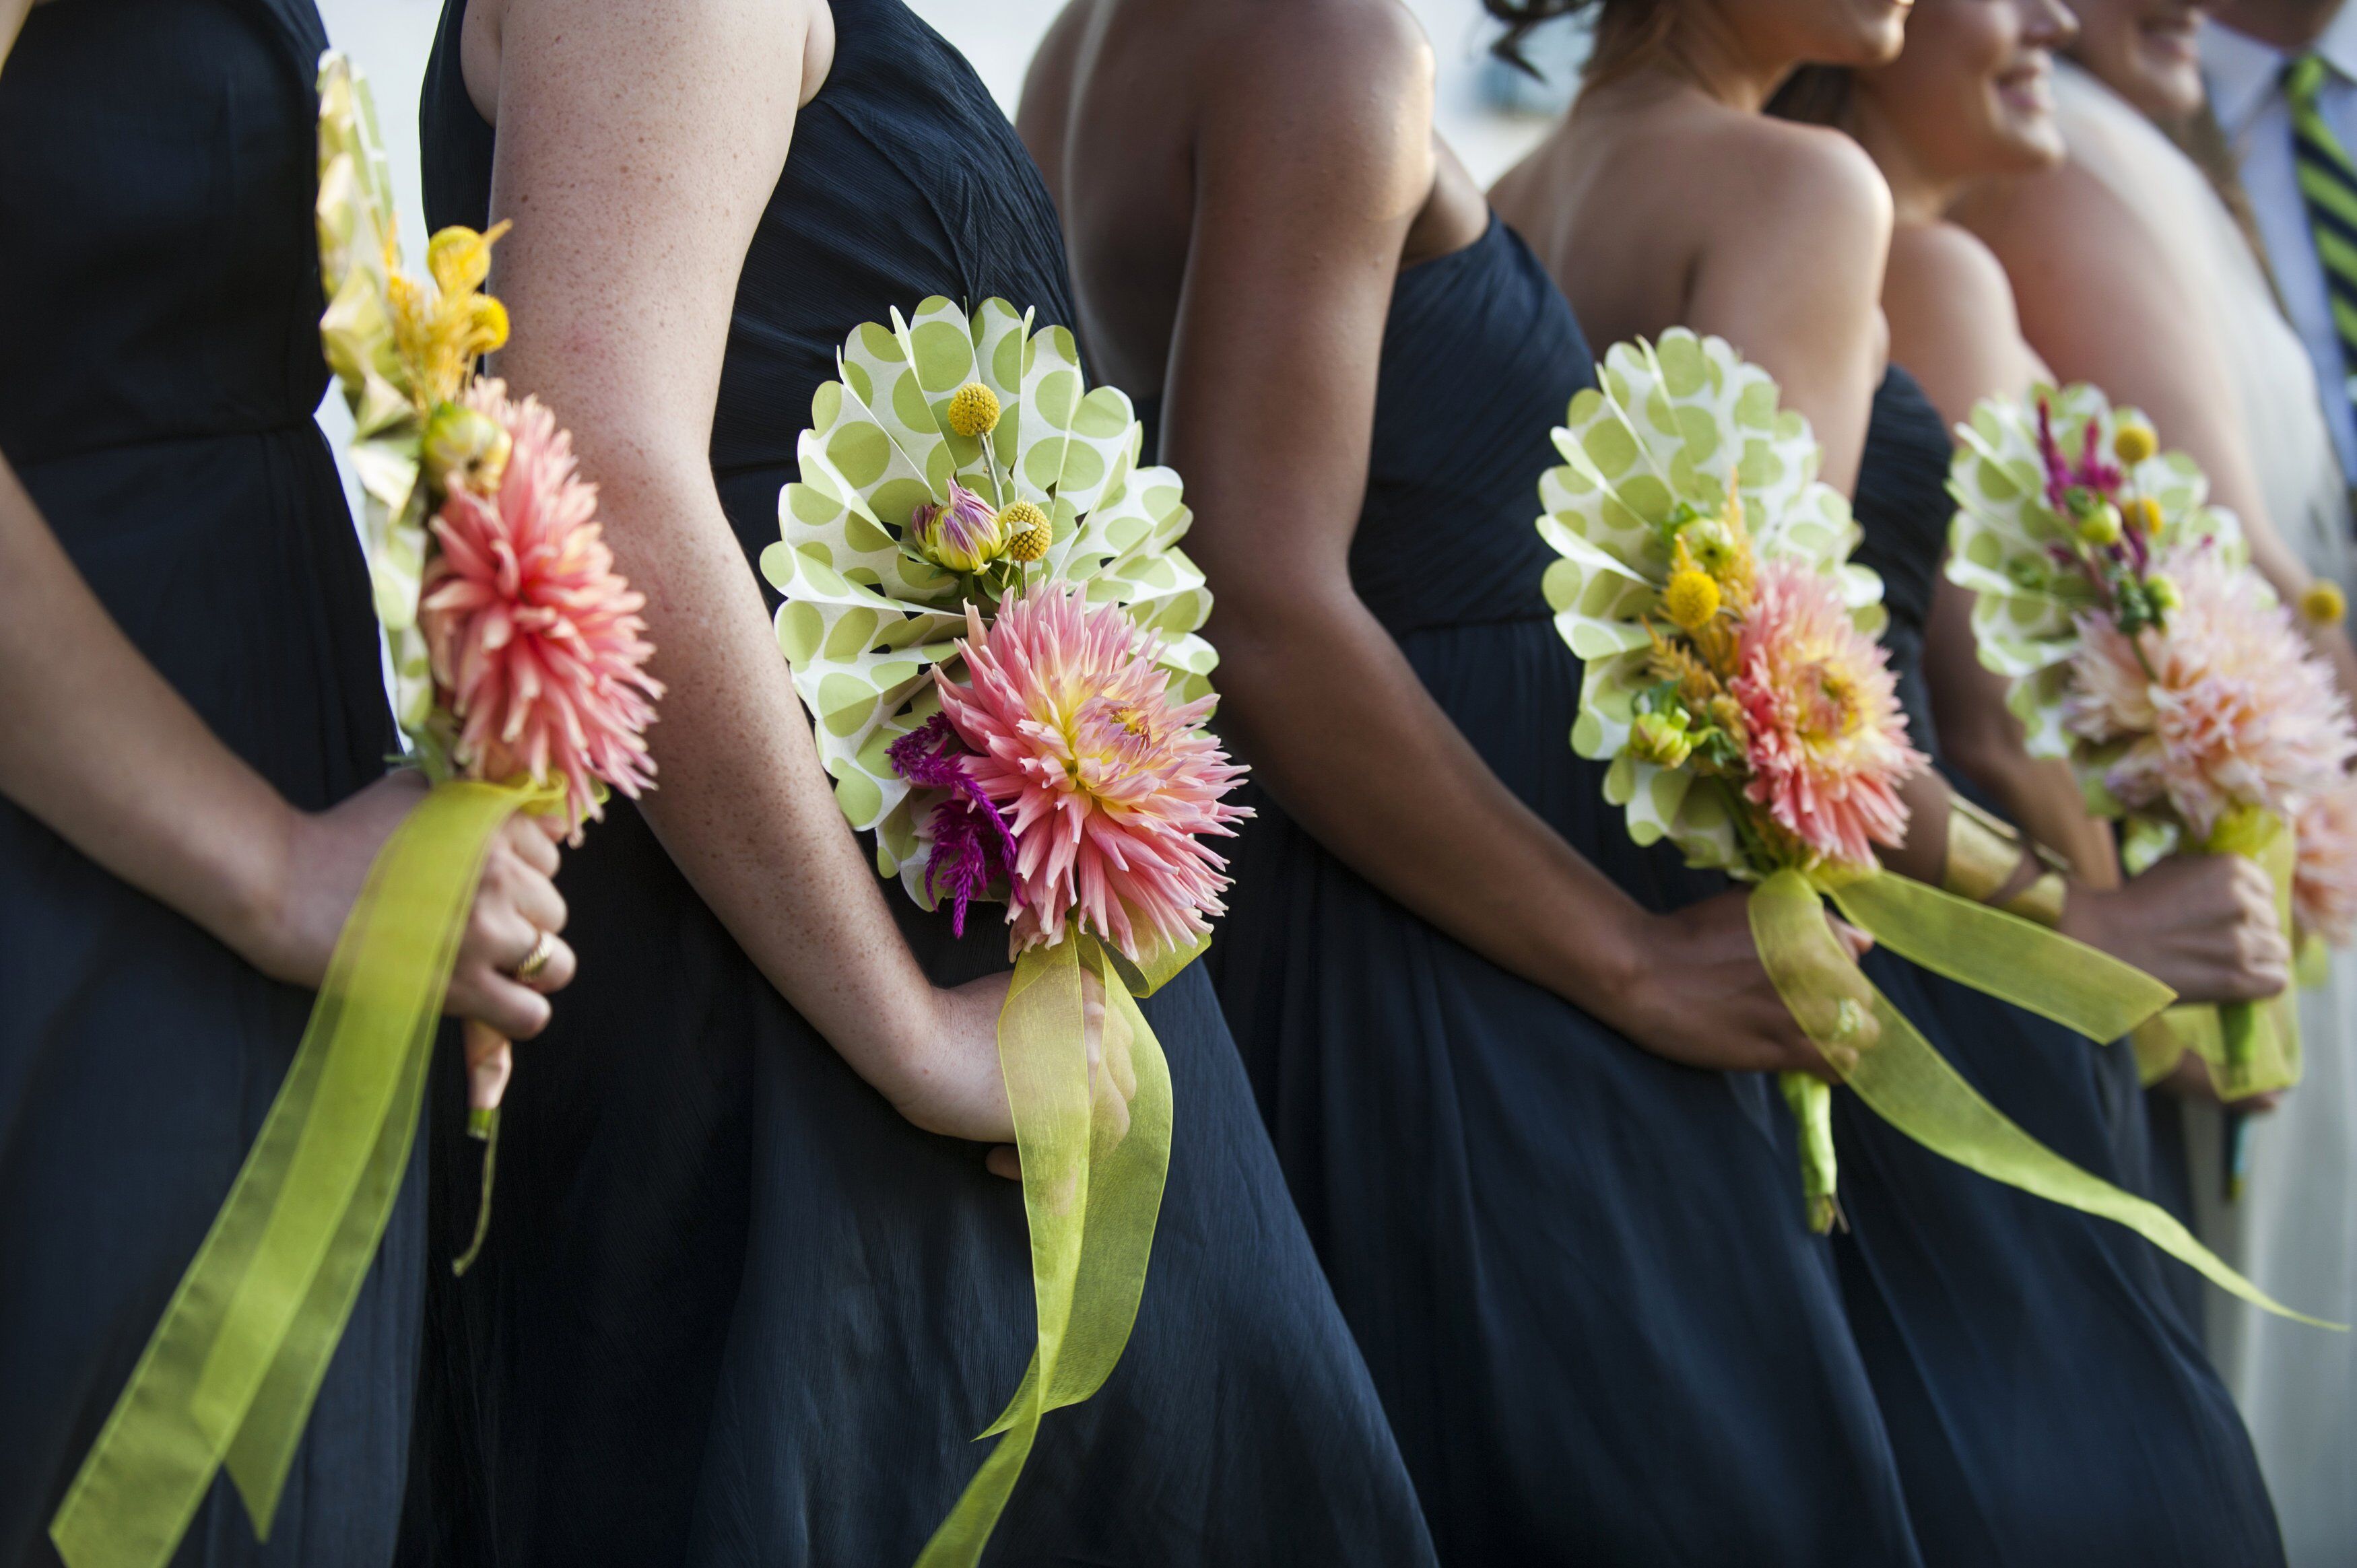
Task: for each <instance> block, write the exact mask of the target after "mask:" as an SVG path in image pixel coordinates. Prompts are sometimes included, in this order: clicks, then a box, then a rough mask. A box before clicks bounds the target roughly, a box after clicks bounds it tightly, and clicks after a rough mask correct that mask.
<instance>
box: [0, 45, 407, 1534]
mask: <svg viewBox="0 0 2357 1568" xmlns="http://www.w3.org/2000/svg"><path fill="white" fill-rule="evenodd" d="M326 42H327V39H326V36H325V34H324V32H323V31H322V29H321V27H320V25H319V18H318V15H317V12H316V11H314V10H313V8H312V5H311V0H71V3H70V4H66V5H45V6H38V7H36V8H35V9H34V11H33V13H32V15H31V16H30V17H29V18H28V19H27V21H26V23H25V30H24V35H23V37H22V38H20V39H19V40H18V42H17V45H16V51H15V53H14V54H13V55H12V56H11V57H10V59H9V60H8V63H7V69H6V70H5V72H0V149H5V151H0V452H5V453H6V455H7V458H8V461H9V463H10V465H11V466H12V467H15V468H16V472H17V474H18V475H19V476H20V477H21V478H23V480H24V482H25V487H26V489H27V490H28V491H29V492H30V493H31V495H32V498H33V499H34V500H35V502H37V503H38V505H39V507H40V509H41V511H42V514H43V515H44V516H45V517H46V518H47V519H48V523H49V526H50V528H51V529H52V530H53V531H54V532H56V534H57V537H58V540H59V542H60V543H61V544H62V545H63V546H64V548H65V550H66V552H67V553H68V554H69V555H70V556H71V557H72V560H73V563H74V564H75V566H76V567H77V568H78V569H79V570H80V571H81V575H82V578H83V580H84V581H86V582H87V583H88V584H89V585H90V586H91V589H92V590H93V591H94V592H95V593H96V594H97V595H98V596H99V598H100V600H101V601H102V603H103V604H104V605H105V607H106V608H107V611H108V613H109V614H110V615H112V616H113V619H114V622H115V624H116V625H117V626H119V627H121V628H122V629H123V631H124V634H125V635H126V636H128V637H129V638H130V639H131V640H132V642H133V643H134V644H135V645H136V646H137V648H138V649H139V651H140V652H141V653H142V654H144V655H145V657H146V659H147V660H148V661H149V662H150V663H152V664H153V665H154V666H155V667H156V670H157V671H160V672H161V673H162V675H163V677H164V679H165V680H167V682H170V683H171V685H172V687H173V689H174V690H176V691H177V692H178V693H179V694H180V695H181V696H182V697H183V698H185V699H186V700H187V701H188V704H189V705H190V706H191V707H193V708H194V709H195V710H196V712H197V714H199V716H200V717H201V718H202V719H203V720H204V722H205V724H206V725H207V726H208V727H209V728H210V730H211V731H212V733H213V734H214V735H215V736H218V737H219V738H220V739H221V743H222V744H223V745H225V746H228V747H229V748H230V749H231V751H233V752H235V753H236V754H237V755H238V756H239V757H242V758H243V759H244V760H245V761H246V763H248V764H249V765H250V766H251V767H253V769H254V770H255V771H256V772H258V773H259V774H261V775H262V777H263V778H264V779H267V780H268V781H269V782H270V784H271V785H272V786H273V787H274V788H275V789H277V790H278V791H279V793H280V794H281V795H283V796H285V798H286V799H287V800H291V801H292V802H294V803H295V804H296V805H297V806H299V807H302V808H304V809H306V810H319V809H322V808H325V807H327V806H329V805H332V804H334V803H335V802H336V801H338V800H341V799H343V798H344V797H346V796H348V795H350V794H351V793H352V792H353V791H354V790H356V789H360V788H361V786H363V785H365V784H367V783H369V782H370V781H371V780H372V779H377V778H379V777H381V776H382V774H383V772H384V769H385V758H386V757H387V756H388V755H389V754H390V753H392V752H393V749H394V746H395V739H394V735H393V724H392V719H391V716H390V715H389V714H388V713H387V711H386V706H385V700H384V689H383V685H382V679H381V677H380V676H379V673H378V665H377V635H376V619H375V617H374V615H373V613H372V612H371V609H370V605H369V590H368V579H367V573H366V569H365V568H364V567H363V565H362V564H361V553H360V546H359V542H358V540H357V538H356V537H355V535H354V532H353V529H352V521H351V515H350V511H349V510H347V509H346V506H345V502H344V492H343V488H342V486H341V485H340V484H339V482H338V480H337V478H336V467H335V461H334V459H333V457H332V456H331V455H330V454H329V452H328V445H327V442H326V441H325V439H324V438H323V437H322V436H321V435H320V433H319V430H318V428H317V425H315V424H313V423H312V418H311V414H312V411H313V410H314V409H315V408H317V406H318V403H319V398H320V396H321V394H322V393H323V392H325V391H326V390H327V381H328V369H327V365H326V363H325V362H324V360H322V359H321V357H320V352H319V330H318V320H319V312H320V309H321V308H322V306H323V305H324V301H323V300H322V299H321V297H320V292H319V266H318V252H317V240H316V239H315V238H314V234H313V228H312V222H313V220H312V214H311V209H312V203H313V200H314V198H315V197H316V195H317V173H316V164H315V156H316V155H315V153H314V151H313V148H314V145H315V137H316V132H315V128H314V126H315V122H316V119H317V113H318V105H317V96H316V94H315V92H314V91H313V85H312V83H313V76H314V72H315V70H316V68H317V59H318V57H319V51H320V49H321V48H324V47H325V45H326ZM310 1009H311V993H309V992H307V991H303V990H300V989H297V988H296V987H293V986H287V985H281V984H278V983H275V982H274V981H271V980H268V979H265V978H264V976H263V975H262V974H261V973H260V972H257V971H255V970H254V969H253V968H252V967H250V966H249V965H248V964H246V963H245V962H244V961H242V959H240V958H239V957H238V956H237V955H236V954H234V953H232V952H231V951H230V950H228V949H227V948H225V947H223V946H221V944H220V943H219V942H217V941H215V940H213V939H212V938H211V937H210V936H209V935H207V934H206V933H205V932H204V931H202V930H200V929H198V928H197V927H196V926H194V925H192V924H190V923H189V922H188V920H186V919H184V918H181V917H180V916H179V915H178V914H176V913H174V912H173V911H172V910H170V909H167V908H165V907H164V906H163V905H161V904H159V903H156V901H155V900H153V899H151V898H149V897H146V896H145V894H143V893H140V892H138V891H136V890H135V889H134V888H132V887H131V886H128V885H127V884H125V883H124V882H121V881H118V880H117V879H116V878H115V877H113V875H109V874H108V873H107V872H105V871H103V870H102V869H101V868H100V867H99V866H98V865H95V864H93V863H92V862H91V861H90V860H88V859H86V858H84V857H83V856H82V855H81V854H80V853H78V852H77V851H75V850H74V849H73V848H72V847H71V846H70V845H69V844H67V843H65V842H64V841H63V840H62V839H60V838H59V837H58V836H57V835H56V834H54V833H52V832H49V831H48V829H47V828H45V827H43V826H42V825H41V824H40V823H39V822H36V821H34V820H33V818H32V817H31V816H29V815H27V813H25V812H24V811H19V810H17V809H16V807H15V806H13V805H11V804H9V803H8V802H6V801H5V800H0V1564H5V1565H6V1568H19V1565H29V1564H50V1563H56V1562H57V1556H56V1553H55V1552H54V1551H53V1550H52V1549H51V1547H50V1545H49V1541H48V1521H49V1519H50V1516H51V1515H52V1514H53V1513H54V1512H55V1510H56V1508H57V1504H58V1502H59V1498H61V1497H62V1495H63V1494H64V1491H65V1488H66V1486H67V1484H68V1483H69V1482H70V1480H71V1479H72V1477H73V1475H74V1473H75V1471H76V1470H77V1469H78V1468H79V1467H80V1466H81V1461H82V1457H83V1455H85V1454H87V1453H88V1452H89V1449H90V1445H91V1441H92V1440H93V1439H95V1438H96V1437H97V1435H98V1432H99V1427H100V1425H101V1423H103V1422H104V1421H105V1419H106V1416H107V1412H109V1411H110V1410H111V1409H112V1408H113V1404H114V1401H115V1399H116V1397H117V1395H118V1394H120V1393H121V1391H122V1389H123V1385H124V1381H125V1380H126V1379H127V1378H128V1377H129V1375H130V1372H131V1369H132V1366H133V1364H134V1363H135V1361H136V1360H137V1359H138V1357H139V1354H140V1351H141V1350H142V1348H144V1347H145V1344H146V1342H147V1337H148V1335H149V1334H150V1333H151V1332H153V1330H154V1329H155V1326H156V1320H157V1319H158V1318H159V1317H160V1316H162V1315H163V1311H164V1306H165V1303H166V1302H167V1300H169V1299H170V1296H171V1294H172V1291H173V1288H174V1287H175V1286H176V1285H177V1284H178V1283H179V1278H180V1274H181V1272H182V1271H183V1270H185V1269H186V1268H187V1267H188V1261H189V1259H190V1258H192V1257H193V1256H194V1255H195V1254H196V1251H197V1247H198V1245H199V1242H200V1241H202V1240H203V1239H204V1235H205V1231H206V1229H207V1228H208V1227H209V1226H210V1224H211V1222H212V1219H213V1215H214V1214H215V1212H216V1211H217V1210H218V1209H219V1208H220V1207H221V1201H222V1199H223V1198H225V1197H227V1196H228V1194H229V1188H230V1183H231V1180H232V1179H233V1178H234V1177H235V1176H236V1174H237V1169H238V1166H239V1165H240V1164H241V1163H242V1161H243V1159H244V1157H245V1153H246V1149H247V1147H248V1146H249V1145H250V1144H251V1143H252V1142H253V1136H254V1134H255V1133H257V1132H259V1131H260V1130H261V1126H262V1121H263V1118H264V1114H265V1113H266V1112H268V1110H269V1107H270V1101H271V1100H272V1098H273V1097H274V1095H275V1094H276V1093H277V1091H278V1085H279V1082H280V1080H281V1079H283V1078H284V1077H285V1071H286V1067H287V1064H288V1063H289V1062H290V1061H292V1060H293V1059H294V1056H295V1047H296V1042H297V1041H298V1040H299V1039H300V1038H301V1037H302V1033H303V1026H304V1022H305V1020H306V1018H307V1016H308V1015H309V1013H310ZM419 1187H422V1182H420V1181H418V1180H417V1179H415V1177H414V1176H413V1179H412V1181H411V1183H410V1189H409V1190H407V1191H405V1193H404V1197H403V1198H402V1200H401V1201H400V1203H399V1205H398V1206H397V1207H396V1208H395V1209H394V1212H393V1223H392V1225H391V1227H390V1229H389V1230H387V1232H386V1235H385V1240H384V1246H383V1250H382V1252H381V1253H380V1254H379V1257H378V1261H377V1263H376V1265H375V1267H374V1268H373V1269H372V1270H371V1273H370V1274H369V1276H368V1279H367V1281H366V1283H364V1284H363V1286H362V1288H361V1295H360V1299H359V1303H358V1305H356V1307H355V1308H354V1310H353V1313H352V1316H351V1320H350V1325H349V1326H348V1327H347V1328H346V1330H345V1333H344V1337H343V1339H342V1342H341V1344H340V1346H339V1348H338V1351H337V1353H336V1357H335V1359H334V1360H333V1362H332V1363H331V1364H330V1366H329V1368H328V1375H327V1381H326V1384H325V1386H324V1387H323V1388H322V1389H321V1391H320V1395H319V1401H318V1403H317V1406H316V1407H315V1409H314V1411H313V1413H312V1416H311V1422H310V1426H309V1430H308V1434H307V1436H306V1437H305V1439H304V1442H303V1446H302V1449H301V1450H300V1452H299V1454H298V1455H297V1457H296V1465H295V1468H294V1471H293V1473H292V1474H291V1475H290V1476H289V1477H288V1480H287V1487H286V1491H285V1498H284V1500H283V1501H282V1502H281V1504H280V1506H279V1509H278V1515H277V1520H276V1524H275V1527H274V1530H273V1531H272V1535H271V1540H270V1542H269V1545H268V1546H267V1548H264V1547H263V1546H261V1545H259V1544H258V1543H256V1542H255V1541H254V1539H253V1528H252V1526H251V1525H249V1524H248V1523H247V1522H246V1518H245V1511H244V1509H243V1508H242V1505H241V1504H240V1503H239V1502H238V1500H237V1498H236V1496H235V1494H234V1492H233V1491H232V1490H231V1487H230V1486H229V1483H228V1481H227V1480H226V1478H224V1479H223V1480H222V1481H221V1483H220V1484H219V1485H217V1486H216V1487H215V1488H214V1489H213V1491H212V1493H211V1495H210V1498H209V1499H208V1500H207V1502H206V1503H205V1505H204V1506H203V1508H202V1509H201V1510H200V1511H199V1514H198V1515H197V1518H196V1520H195V1521H194V1523H193V1524H192V1525H191V1526H190V1528H189V1530H188V1536H187V1537H186V1539H185V1541H184V1543H183V1545H182V1547H181V1550H180V1552H179V1553H178V1556H177V1557H176V1558H175V1559H174V1561H175V1563H178V1564H179V1565H180V1568H191V1565H195V1564H261V1563H281V1564H297V1563H299V1564H336V1565H338V1568H343V1565H346V1564H349V1565H351V1568H370V1565H371V1564H382V1563H386V1562H389V1561H390V1560H391V1558H392V1555H393V1539H394V1531H395V1529H396V1527H397V1524H398V1521H399V1518H400V1510H401V1495H402V1466H403V1463H404V1456H405V1455H406V1454H407V1451H408V1439H409V1418H410V1399H411V1390H412V1389H413V1387H414V1382H415V1375H416V1354H417V1334H418V1311H419V1301H420V1296H421V1293H422V1289H423V1281H422V1276H421V1270H422V1268H423V1263H424V1222H425V1204H424V1201H423V1197H424V1194H423V1192H422V1191H420V1190H416V1189H417V1188H419Z"/></svg>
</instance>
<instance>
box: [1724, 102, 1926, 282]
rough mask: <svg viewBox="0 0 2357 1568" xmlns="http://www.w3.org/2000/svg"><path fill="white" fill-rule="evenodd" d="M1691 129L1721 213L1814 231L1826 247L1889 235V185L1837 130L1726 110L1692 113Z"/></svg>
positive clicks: (1846, 247)
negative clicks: (1711, 169) (1713, 170)
mask: <svg viewBox="0 0 2357 1568" xmlns="http://www.w3.org/2000/svg"><path fill="white" fill-rule="evenodd" d="M1692 134H1693V135H1694V137H1695V141H1696V143H1697V145H1695V147H1694V148H1693V149H1692V150H1693V151H1694V152H1695V153H1696V154H1699V155H1700V156H1703V157H1705V158H1706V159H1707V160H1708V161H1709V163H1710V164H1711V165H1712V166H1716V167H1717V169H1718V171H1719V172H1718V175H1717V178H1716V179H1715V180H1714V181H1713V182H1712V183H1713V188H1714V190H1715V192H1716V193H1717V195H1718V197H1719V198H1720V200H1721V210H1722V211H1723V212H1725V213H1726V214H1727V215H1728V216H1730V217H1733V218H1736V219H1738V220H1743V221H1746V222H1755V221H1759V220H1771V221H1773V223H1774V224H1775V226H1776V227H1777V228H1779V229H1784V228H1786V227H1787V226H1790V227H1792V228H1793V229H1798V230H1807V231H1814V232H1815V233H1817V234H1818V235H1819V236H1821V238H1822V242H1823V246H1824V249H1825V250H1826V251H1827V252H1835V251H1839V252H1856V251H1857V249H1859V248H1860V247H1862V246H1879V245H1880V244H1882V243H1883V242H1886V241H1887V240H1888V239H1889V233H1890V188H1889V185H1888V184H1886V183H1885V182H1884V180H1883V177H1882V171H1881V170H1880V169H1878V168H1877V167H1875V166H1874V160H1873V159H1872V158H1871V157H1869V156H1867V152H1866V149H1865V148H1863V147H1861V146H1859V145H1857V142H1855V141H1853V140H1851V139H1850V138H1849V137H1848V136H1846V135H1844V134H1841V133H1840V132H1838V131H1833V130H1828V129H1826V128H1824V127H1823V126H1819V125H1799V124H1792V122H1790V121H1785V120H1775V119H1770V118H1769V117H1768V116H1766V115H1763V114H1732V113H1728V114H1714V115H1711V116H1708V117H1707V118H1704V119H1700V120H1698V121H1697V123H1696V124H1695V128H1694V131H1693V133H1692Z"/></svg>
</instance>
